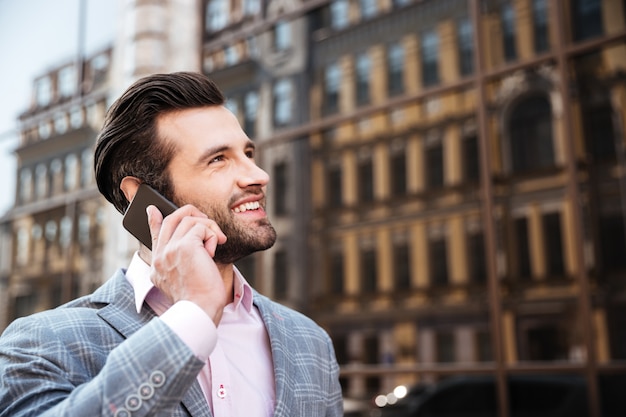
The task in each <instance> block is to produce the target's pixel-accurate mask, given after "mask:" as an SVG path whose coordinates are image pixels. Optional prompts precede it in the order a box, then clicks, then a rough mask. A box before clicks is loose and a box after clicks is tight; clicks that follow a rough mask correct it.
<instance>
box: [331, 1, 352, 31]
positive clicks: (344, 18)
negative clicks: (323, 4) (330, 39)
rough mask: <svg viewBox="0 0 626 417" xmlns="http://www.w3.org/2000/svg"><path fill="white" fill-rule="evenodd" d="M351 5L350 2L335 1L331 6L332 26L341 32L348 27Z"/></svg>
mask: <svg viewBox="0 0 626 417" xmlns="http://www.w3.org/2000/svg"><path fill="white" fill-rule="evenodd" d="M349 8H350V5H349V3H348V0H334V1H333V2H332V3H331V4H330V26H331V27H332V28H333V29H336V30H339V29H344V28H346V27H348V24H349V23H350V22H349V20H348V16H349V15H350V14H349Z"/></svg>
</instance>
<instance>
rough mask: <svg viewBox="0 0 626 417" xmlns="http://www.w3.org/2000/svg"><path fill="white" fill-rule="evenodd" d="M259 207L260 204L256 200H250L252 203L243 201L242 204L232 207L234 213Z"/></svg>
mask: <svg viewBox="0 0 626 417" xmlns="http://www.w3.org/2000/svg"><path fill="white" fill-rule="evenodd" d="M259 207H261V205H260V204H259V202H258V201H254V202H252V203H243V204H242V205H240V206H238V207H235V208H234V209H233V211H234V212H235V213H243V212H246V211H248V210H256V209H258V208H259Z"/></svg>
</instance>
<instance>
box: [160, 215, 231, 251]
mask: <svg viewBox="0 0 626 417" xmlns="http://www.w3.org/2000/svg"><path fill="white" fill-rule="evenodd" d="M189 237H191V238H192V239H196V240H197V241H198V242H202V244H204V243H205V242H206V241H208V240H213V239H215V244H217V245H219V244H223V243H224V242H226V235H225V234H224V233H223V232H222V229H221V228H220V227H219V226H218V225H217V223H216V222H215V221H213V220H210V219H206V218H198V217H189V216H188V217H185V218H183V219H182V220H181V222H180V223H179V224H178V226H177V227H176V230H174V232H173V233H172V236H171V238H170V240H171V241H174V240H182V239H186V238H189Z"/></svg>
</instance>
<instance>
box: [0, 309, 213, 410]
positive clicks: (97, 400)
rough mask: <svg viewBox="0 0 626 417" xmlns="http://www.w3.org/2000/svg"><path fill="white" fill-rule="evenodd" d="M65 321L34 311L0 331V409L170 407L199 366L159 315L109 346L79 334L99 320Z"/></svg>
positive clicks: (175, 405) (197, 360)
mask: <svg viewBox="0 0 626 417" xmlns="http://www.w3.org/2000/svg"><path fill="white" fill-rule="evenodd" d="M55 328H57V327H55ZM63 329H64V330H63V331H58V328H57V330H55V331H53V330H51V329H50V326H48V325H46V323H45V321H42V320H38V319H36V318H32V317H31V318H26V319H19V320H16V321H15V322H13V323H12V324H11V325H10V326H9V327H8V328H7V330H6V331H5V332H4V334H3V335H2V337H0V375H1V378H0V380H1V382H0V417H9V416H11V417H26V416H42V417H52V416H55V417H59V416H63V417H79V416H111V417H130V416H131V415H132V416H133V417H141V416H155V415H171V414H173V413H172V410H173V409H174V408H175V407H177V406H178V404H179V403H180V401H181V399H182V397H183V395H184V394H185V392H186V391H187V390H188V388H189V387H190V386H191V384H193V383H194V381H195V380H196V376H197V375H198V372H200V370H201V369H202V366H203V362H202V361H200V360H199V359H198V358H196V357H195V355H194V354H193V353H192V351H191V350H190V349H189V348H188V347H187V346H186V345H185V344H184V342H183V341H182V340H180V339H179V338H178V336H176V335H175V334H174V333H173V332H172V330H171V329H170V328H169V327H168V326H167V325H165V324H164V323H163V322H162V321H161V320H159V319H153V320H152V321H150V323H148V324H147V325H145V326H144V327H142V328H141V329H140V330H138V331H137V332H136V333H135V334H133V335H132V336H131V337H129V338H128V339H126V340H124V341H123V342H121V343H120V344H119V345H117V346H116V347H113V346H115V344H116V343H113V342H111V346H110V348H109V347H107V346H99V345H101V344H106V342H104V340H105V339H103V338H92V339H94V342H92V344H91V345H90V342H89V341H87V342H84V340H85V339H87V340H88V339H89V334H90V332H98V329H97V328H95V329H94V328H91V329H89V328H86V327H85V326H84V325H81V326H80V327H79V326H78V325H77V326H76V327H72V326H71V325H70V326H66V327H64V328H63ZM64 332H72V333H73V335H72V337H70V338H68V337H67V336H68V335H67V334H64ZM76 332H79V333H83V334H81V335H79V336H77V335H76ZM68 340H74V341H75V342H68ZM117 343H119V340H118V341H117ZM111 349H112V350H111ZM94 356H95V357H98V356H99V357H101V359H99V360H100V361H102V362H103V363H102V364H101V366H100V364H97V363H94V361H93V360H92V359H86V357H89V358H93V357H94ZM96 362H97V361H96ZM90 368H91V369H90Z"/></svg>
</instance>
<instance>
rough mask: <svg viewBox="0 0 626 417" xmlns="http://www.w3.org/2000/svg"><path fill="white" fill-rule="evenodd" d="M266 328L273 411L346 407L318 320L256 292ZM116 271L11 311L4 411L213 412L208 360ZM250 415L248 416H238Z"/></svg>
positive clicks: (3, 352) (0, 409)
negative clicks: (47, 306)
mask: <svg viewBox="0 0 626 417" xmlns="http://www.w3.org/2000/svg"><path fill="white" fill-rule="evenodd" d="M254 304H255V305H256V306H257V307H258V308H259V311H260V312H261V316H262V318H263V321H264V322H265V326H266V328H267V331H268V333H269V336H270V343H271V350H272V356H273V360H274V373H275V380H276V411H275V414H274V415H275V416H282V417H308V416H311V417H313V416H325V417H331V416H341V415H342V414H343V409H342V398H341V388H340V386H339V380H338V372H339V368H338V365H337V362H336V360H335V356H334V351H333V348H332V344H331V342H330V339H329V337H328V335H327V334H326V333H325V332H324V331H323V330H322V329H321V328H320V327H318V326H317V325H316V324H315V323H314V322H313V321H312V320H310V319H308V318H306V317H305V316H303V315H301V314H299V313H297V312H295V311H293V310H290V309H288V308H286V307H284V306H281V305H279V304H277V303H275V302H273V301H271V300H269V299H268V298H266V297H264V296H262V295H260V294H258V293H256V292H255V293H254ZM154 317H155V316H154V313H153V312H152V311H151V310H150V309H149V308H146V307H145V306H144V308H143V309H142V311H141V313H140V314H137V311H136V310H135V306H134V298H133V289H132V287H131V286H130V284H129V283H128V281H127V280H126V278H125V276H124V273H123V271H121V270H120V271H118V273H116V274H115V275H114V276H113V278H111V279H110V280H109V281H108V282H106V283H105V284H104V285H103V286H102V287H101V288H99V289H98V290H97V291H96V292H95V293H93V294H91V295H88V296H85V297H82V298H80V299H78V300H75V301H72V302H70V303H68V304H66V305H64V306H61V307H59V308H56V309H54V310H50V311H45V312H42V313H38V314H34V315H32V316H29V317H25V318H20V319H18V320H15V321H14V322H13V323H12V324H11V325H10V326H9V327H8V328H7V329H6V331H5V332H4V333H3V335H2V337H0V417H9V416H10V417H24V416H55V417H59V416H66V417H80V416H85V417H87V416H88V417H94V416H111V417H130V416H133V417H136V416H168V417H169V416H194V417H200V416H205V417H208V416H211V412H210V409H209V407H208V405H207V402H206V399H205V398H204V395H203V393H202V391H201V389H200V386H199V384H198V383H197V380H196V376H197V375H198V373H199V372H200V370H201V369H202V366H203V362H201V361H200V360H198V359H197V358H196V357H195V355H194V354H193V353H192V352H191V350H190V349H189V348H188V347H187V346H186V345H185V344H184V343H183V342H182V341H181V340H180V339H179V338H178V337H177V336H176V335H175V334H174V333H173V332H172V331H171V330H170V329H169V327H167V326H166V325H165V324H163V322H161V320H154ZM242 417H245V416H242Z"/></svg>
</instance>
